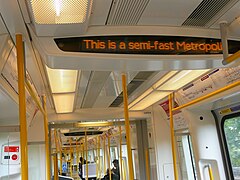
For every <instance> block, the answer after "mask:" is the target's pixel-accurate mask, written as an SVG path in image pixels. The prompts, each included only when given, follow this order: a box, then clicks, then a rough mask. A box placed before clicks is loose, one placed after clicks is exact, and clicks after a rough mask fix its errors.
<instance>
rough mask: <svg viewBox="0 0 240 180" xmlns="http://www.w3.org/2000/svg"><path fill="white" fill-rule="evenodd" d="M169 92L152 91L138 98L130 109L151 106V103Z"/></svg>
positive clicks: (141, 108)
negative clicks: (142, 97)
mask: <svg viewBox="0 0 240 180" xmlns="http://www.w3.org/2000/svg"><path fill="white" fill-rule="evenodd" d="M170 93H171V92H161V91H154V92H152V93H151V94H149V95H148V96H146V97H145V98H144V99H142V100H140V101H139V102H138V103H137V104H135V105H134V106H133V107H132V108H130V109H131V110H134V111H137V110H143V109H146V108H147V107H149V106H151V105H152V104H154V103H156V102H158V101H159V100H161V99H163V98H165V97H166V96H167V95H169V94H170Z"/></svg>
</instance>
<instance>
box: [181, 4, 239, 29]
mask: <svg viewBox="0 0 240 180" xmlns="http://www.w3.org/2000/svg"><path fill="white" fill-rule="evenodd" d="M233 1H236V0H203V1H202V2H201V3H200V4H199V5H198V7H197V8H196V9H195V10H194V11H193V12H192V13H191V14H190V16H189V17H188V18H187V19H186V20H185V21H184V22H183V24H182V26H200V27H205V26H206V25H207V24H208V23H209V22H210V21H211V20H212V19H213V18H214V17H215V16H216V15H217V14H218V13H219V12H220V11H221V10H223V8H224V7H226V6H227V5H228V4H230V3H231V4H232V2H233Z"/></svg>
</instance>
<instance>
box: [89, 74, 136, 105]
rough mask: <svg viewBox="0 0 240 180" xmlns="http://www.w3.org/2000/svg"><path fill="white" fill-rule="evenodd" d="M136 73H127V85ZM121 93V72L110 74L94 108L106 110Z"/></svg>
mask: <svg viewBox="0 0 240 180" xmlns="http://www.w3.org/2000/svg"><path fill="white" fill-rule="evenodd" d="M137 73H138V72H135V71H134V72H128V73H127V77H128V80H127V83H129V82H131V81H132V79H133V78H134V77H135V76H136V74H137ZM121 92H122V73H121V72H116V71H115V72H111V74H110V76H109V78H108V79H107V81H106V83H105V84H104V87H103V88H102V90H101V92H100V94H99V96H98V98H97V100H96V102H95V104H94V106H93V107H94V108H105V107H106V108H107V107H109V106H110V105H111V104H112V102H113V101H114V100H115V99H116V97H117V96H118V95H119V94H120V93H121Z"/></svg>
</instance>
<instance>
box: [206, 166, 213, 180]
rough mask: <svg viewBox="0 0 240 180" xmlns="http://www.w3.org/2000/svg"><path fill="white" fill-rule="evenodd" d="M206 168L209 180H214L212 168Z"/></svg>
mask: <svg viewBox="0 0 240 180" xmlns="http://www.w3.org/2000/svg"><path fill="white" fill-rule="evenodd" d="M207 167H208V174H209V178H210V180H214V178H213V172H212V168H211V166H210V165H208V166H207Z"/></svg>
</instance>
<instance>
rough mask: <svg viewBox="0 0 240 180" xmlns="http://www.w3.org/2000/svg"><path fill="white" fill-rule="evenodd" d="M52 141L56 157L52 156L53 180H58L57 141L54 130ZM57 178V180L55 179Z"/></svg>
mask: <svg viewBox="0 0 240 180" xmlns="http://www.w3.org/2000/svg"><path fill="white" fill-rule="evenodd" d="M54 141H55V146H56V152H55V153H56V155H55V156H54V180H58V140H57V131H56V129H54ZM55 178H57V179H55Z"/></svg>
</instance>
